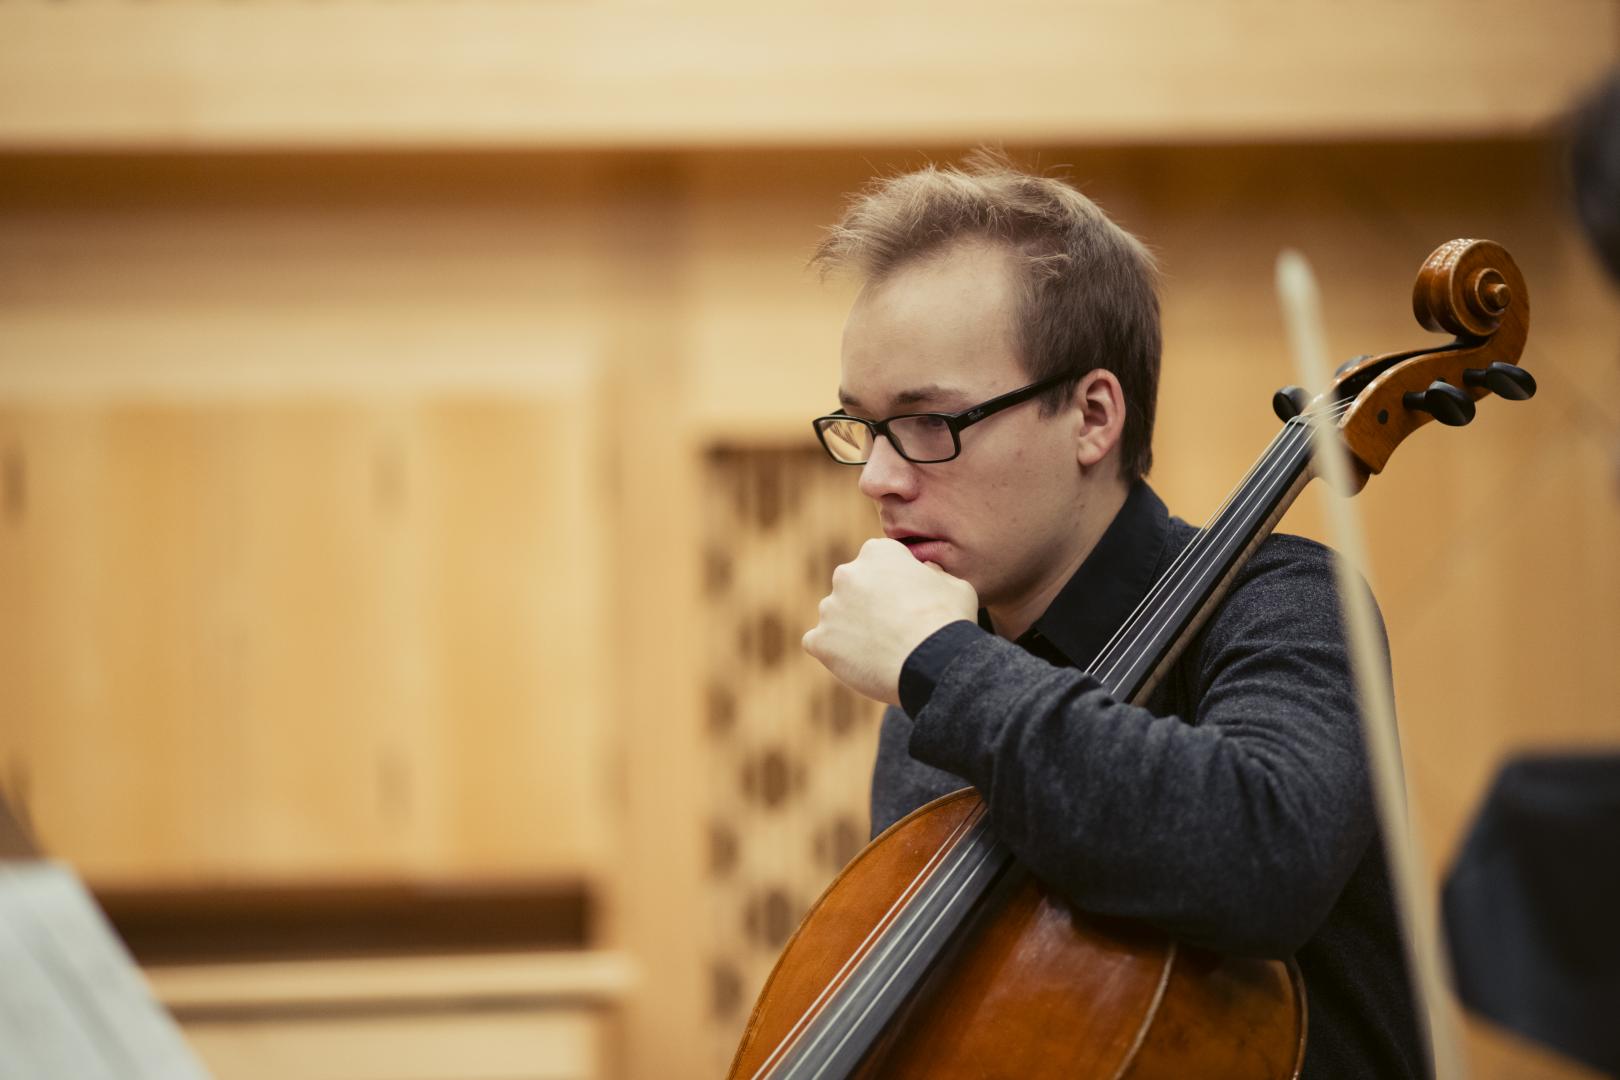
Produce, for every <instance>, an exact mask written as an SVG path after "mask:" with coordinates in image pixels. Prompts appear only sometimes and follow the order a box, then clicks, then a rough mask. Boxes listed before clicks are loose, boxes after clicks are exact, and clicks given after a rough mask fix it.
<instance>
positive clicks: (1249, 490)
mask: <svg viewBox="0 0 1620 1080" xmlns="http://www.w3.org/2000/svg"><path fill="white" fill-rule="evenodd" d="M1347 409H1348V404H1345V403H1339V404H1336V405H1335V406H1334V407H1333V408H1331V409H1329V410H1327V411H1328V412H1330V413H1331V414H1333V415H1335V416H1341V415H1343V413H1344V412H1345V411H1347ZM1290 428H1291V429H1292V430H1289V429H1290ZM1307 430H1308V429H1305V428H1303V427H1301V426H1299V425H1298V424H1296V423H1295V421H1292V420H1291V421H1289V423H1288V426H1287V427H1286V428H1285V429H1284V432H1283V433H1282V434H1281V435H1279V437H1278V439H1277V440H1276V442H1275V443H1274V445H1273V447H1272V448H1271V449H1268V450H1267V452H1266V454H1265V455H1263V456H1262V458H1261V462H1260V464H1259V465H1257V467H1256V469H1254V470H1251V471H1250V476H1249V477H1246V478H1245V481H1244V483H1243V484H1242V485H1240V487H1239V489H1238V490H1237V491H1235V492H1233V495H1232V496H1231V497H1229V498H1228V500H1227V502H1228V503H1231V502H1232V501H1233V500H1234V499H1237V501H1238V505H1237V507H1236V508H1235V509H1234V510H1233V512H1232V513H1230V514H1227V512H1226V511H1225V510H1223V511H1221V514H1222V515H1224V516H1218V517H1217V518H1216V520H1215V521H1214V523H1213V524H1212V525H1211V526H1209V527H1206V528H1204V529H1201V530H1200V531H1199V533H1198V535H1197V536H1195V537H1194V538H1193V540H1192V542H1190V543H1189V544H1188V545H1187V546H1186V548H1184V549H1183V550H1182V552H1181V555H1179V556H1178V557H1177V559H1176V560H1175V562H1173V563H1172V564H1171V567H1170V569H1169V570H1167V571H1166V572H1165V573H1164V574H1163V575H1162V576H1161V577H1160V578H1159V580H1158V582H1157V583H1155V585H1154V587H1153V589H1152V590H1151V591H1150V592H1149V594H1148V596H1147V597H1146V598H1145V599H1144V600H1143V601H1142V602H1141V603H1140V604H1138V605H1137V608H1136V610H1135V611H1134V612H1132V614H1131V617H1130V618H1129V619H1127V620H1126V623H1125V626H1124V627H1123V628H1122V630H1121V632H1120V633H1116V634H1115V637H1114V639H1113V640H1111V641H1110V643H1109V644H1108V645H1107V646H1105V647H1104V648H1103V651H1102V652H1101V653H1100V654H1099V655H1098V657H1097V659H1096V660H1095V661H1094V662H1093V665H1092V671H1093V674H1094V675H1095V677H1096V678H1097V679H1098V681H1099V682H1101V683H1103V684H1104V685H1107V686H1110V688H1111V689H1118V688H1116V687H1112V685H1111V683H1110V681H1109V680H1110V679H1113V678H1114V677H1115V676H1116V674H1117V673H1118V671H1119V668H1120V665H1121V664H1122V663H1125V662H1126V661H1127V660H1130V661H1132V662H1134V661H1135V660H1136V659H1138V658H1139V655H1140V652H1141V648H1142V646H1141V642H1142V641H1143V639H1145V638H1151V636H1153V635H1154V634H1156V633H1157V632H1158V630H1159V629H1160V628H1161V627H1162V625H1163V623H1164V621H1165V619H1166V618H1168V617H1169V616H1170V615H1171V614H1172V613H1173V612H1174V611H1175V604H1176V603H1177V602H1179V601H1180V600H1181V599H1183V598H1185V597H1186V596H1188V595H1194V594H1196V592H1197V587H1194V588H1192V589H1188V588H1187V582H1188V581H1189V580H1190V579H1198V580H1199V581H1202V580H1203V578H1205V577H1207V573H1206V572H1207V570H1208V569H1209V567H1210V566H1211V565H1213V566H1215V567H1217V568H1218V567H1219V566H1220V565H1221V563H1222V561H1223V554H1224V551H1225V548H1224V545H1227V544H1229V543H1230V542H1231V540H1232V539H1233V537H1234V535H1241V528H1242V525H1243V523H1244V515H1245V514H1247V513H1249V512H1250V511H1252V509H1253V508H1254V506H1253V504H1254V503H1255V501H1256V499H1261V500H1263V499H1264V496H1265V490H1266V484H1267V483H1268V482H1269V481H1271V480H1272V479H1274V474H1275V473H1277V471H1278V468H1277V467H1278V466H1279V465H1280V466H1281V470H1282V472H1283V473H1284V474H1286V472H1287V470H1289V469H1291V468H1292V467H1293V466H1294V465H1295V464H1297V463H1298V461H1299V457H1298V456H1297V455H1295V456H1293V457H1290V455H1291V454H1294V452H1295V451H1297V450H1299V449H1300V448H1301V447H1302V446H1305V445H1307V444H1308V443H1309V437H1308V434H1303V435H1302V434H1301V433H1302V432H1307ZM1257 472H1258V473H1259V476H1258V477H1256V476H1255V474H1256V473H1257ZM1256 481H1258V482H1256ZM1234 530H1239V531H1238V532H1237V533H1236V534H1234ZM1212 549H1213V550H1212ZM1167 592H1168V593H1171V594H1176V593H1179V594H1180V595H1173V596H1172V598H1171V600H1170V601H1169V602H1168V603H1167V602H1165V601H1164V598H1163V597H1164V594H1165V593H1167ZM1167 609H1168V610H1167ZM1126 635H1128V636H1126ZM1110 652H1117V653H1118V654H1119V655H1117V656H1115V657H1113V658H1112V659H1110V658H1109V653H1110ZM1104 664H1106V665H1107V666H1106V667H1103V665H1104ZM1098 668H1102V670H1100V671H1099V670H1098Z"/></svg>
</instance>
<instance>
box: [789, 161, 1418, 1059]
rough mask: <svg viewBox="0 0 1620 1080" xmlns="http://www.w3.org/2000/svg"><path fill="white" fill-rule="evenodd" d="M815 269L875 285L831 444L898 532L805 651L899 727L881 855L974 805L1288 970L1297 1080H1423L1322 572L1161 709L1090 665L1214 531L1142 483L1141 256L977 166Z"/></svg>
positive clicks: (1259, 583) (1230, 607)
mask: <svg viewBox="0 0 1620 1080" xmlns="http://www.w3.org/2000/svg"><path fill="white" fill-rule="evenodd" d="M818 261H819V262H820V263H821V264H822V265H823V266H824V267H827V268H837V269H844V270H849V271H853V272H854V273H856V274H858V275H859V276H860V277H861V279H862V280H863V282H864V288H863V289H862V291H861V293H860V295H859V297H858V298H857V299H856V301H855V304H854V307H853V309H852V310H851V312H850V315H849V319H848V322H847V324H846V327H845V331H844V341H843V354H842V377H841V385H840V388H839V400H840V406H841V408H840V410H839V411H838V412H837V413H835V414H833V415H831V416H827V417H823V418H821V419H819V420H817V421H816V428H817V432H818V434H819V435H820V437H821V440H822V443H823V445H824V446H825V447H826V448H827V450H828V452H829V453H830V454H831V455H832V456H833V457H834V458H835V459H836V460H839V461H841V462H844V463H847V464H851V465H859V466H860V470H861V471H860V480H859V486H860V490H861V492H862V493H863V494H864V495H866V496H867V497H868V498H870V499H871V500H872V501H873V502H874V503H875V504H876V506H877V509H878V513H879V517H880V520H881V524H882V528H883V533H884V538H883V539H874V540H871V541H869V542H868V543H867V544H866V545H865V546H864V547H862V549H861V551H860V554H859V555H858V556H857V557H856V559H855V560H854V561H853V562H851V563H848V564H846V565H844V566H841V567H839V568H838V570H837V571H835V573H834V575H833V579H832V591H831V593H830V594H829V595H828V596H827V598H826V599H825V600H823V601H822V604H821V610H820V621H819V622H818V624H817V625H816V626H815V627H814V628H813V629H811V630H810V631H809V632H808V633H807V634H806V635H805V637H804V647H805V649H806V650H807V651H808V652H809V653H810V654H811V655H812V656H814V657H815V658H816V659H817V660H819V661H820V662H821V663H822V664H824V665H825V666H826V667H827V669H828V670H829V671H831V672H832V673H833V674H834V675H835V676H836V677H837V678H839V679H840V680H842V681H843V682H845V683H846V684H848V685H849V686H850V687H852V688H853V689H855V690H857V691H859V692H860V693H862V694H864V695H866V696H868V697H871V698H874V699H876V700H879V701H883V702H886V703H888V705H889V706H890V707H889V709H888V710H887V711H886V713H885V715H884V720H883V729H882V735H881V740H880V745H879V749H878V756H877V762H876V766H875V771H874V775H873V785H872V827H873V832H874V834H875V833H877V832H880V831H882V830H883V829H884V828H886V827H887V826H889V825H890V824H892V823H893V822H894V821H896V820H898V819H899V818H900V817H902V816H904V815H905V814H907V813H908V812H910V811H911V810H913V809H915V808H916V807H918V806H921V805H922V804H924V803H926V802H928V801H930V800H932V799H934V798H936V797H938V796H940V795H943V794H946V793H948V792H950V791H954V790H956V789H958V788H960V787H963V786H964V785H965V784H971V785H972V786H973V787H975V788H977V789H978V791H979V793H980V794H981V795H982V796H983V798H984V800H985V802H986V804H987V805H988V807H989V810H990V815H991V819H992V821H993V822H994V828H995V832H996V834H997V835H998V836H999V838H1000V839H1001V840H1002V841H1003V842H1004V843H1005V844H1007V845H1008V847H1010V848H1011V849H1012V850H1013V852H1014V853H1015V854H1016V855H1017V857H1018V858H1019V860H1020V861H1021V862H1023V863H1024V864H1025V865H1026V866H1027V867H1028V868H1030V870H1032V871H1033V872H1034V873H1035V875H1036V876H1037V877H1038V878H1040V879H1041V881H1043V882H1044V883H1045V884H1046V886H1047V887H1048V888H1049V889H1050V890H1052V891H1053V892H1054V893H1056V894H1057V895H1058V896H1060V897H1062V898H1064V899H1065V900H1067V901H1069V902H1070V903H1072V904H1074V905H1075V906H1076V907H1078V908H1080V909H1082V910H1085V911H1088V912H1092V913H1096V914H1102V915H1111V916H1120V917H1125V918H1130V919H1136V920H1140V921H1142V922H1145V923H1147V924H1149V925H1152V926H1153V927H1156V928H1157V929H1159V930H1161V931H1163V932H1165V933H1167V934H1169V935H1171V936H1172V937H1175V938H1177V939H1179V940H1183V941H1186V942H1189V943H1192V944H1194V945H1198V946H1202V947H1205V948H1209V949H1213V950H1216V951H1219V952H1229V953H1241V954H1248V955H1260V956H1269V957H1277V958H1283V957H1288V956H1293V957H1295V958H1296V960H1297V962H1298V965H1299V967H1300V970H1301V972H1302V974H1303V976H1304V980H1305V984H1306V987H1307V991H1308V995H1309V1010H1310V1012H1309V1016H1310V1028H1309V1038H1308V1041H1307V1049H1306V1058H1305V1065H1304V1071H1303V1075H1304V1076H1305V1077H1307V1078H1316V1080H1320V1078H1325V1077H1372V1076H1377V1077H1408V1076H1411V1077H1416V1076H1421V1075H1423V1074H1424V1072H1425V1067H1424V1066H1423V1064H1422V1051H1421V1049H1420V1044H1419V1039H1418V1034H1417V1029H1416V1027H1415V1021H1414V1018H1413V1012H1412V1006H1411V998H1410V993H1409V990H1408V984H1407V979H1406V974H1405V968H1404V964H1403V961H1402V957H1401V950H1400V944H1399V940H1398V937H1397V929H1396V919H1395V915H1394V912H1393V908H1392V901H1391V896H1390V888H1389V883H1388V879H1387V875H1386V871H1385V867H1384V859H1383V854H1382V849H1381V845H1380V844H1379V842H1378V837H1377V829H1376V825H1375V820H1374V810H1373V805H1372V798H1371V794H1370V789H1369V783H1368V778H1367V767H1366V764H1365V758H1364V755H1363V751H1362V746H1361V739H1360V734H1359V729H1358V720H1357V711H1356V707H1355V702H1354V698H1353V694H1352V684H1351V678H1350V673H1349V663H1348V659H1347V656H1346V648H1345V645H1344V642H1343V640H1342V632H1341V629H1340V625H1339V615H1338V607H1337V603H1336V601H1335V599H1334V593H1333V588H1334V586H1333V571H1332V566H1331V562H1330V556H1329V553H1328V552H1327V551H1326V550H1325V549H1323V548H1321V547H1320V546H1319V545H1316V544H1314V543H1311V542H1309V541H1306V540H1302V539H1299V538H1297V537H1288V536H1273V537H1271V538H1270V539H1268V540H1267V541H1266V542H1265V543H1264V544H1263V545H1262V546H1261V548H1260V549H1259V551H1258V552H1257V553H1256V554H1255V555H1254V557H1253V558H1252V559H1251V560H1250V562H1249V563H1248V564H1247V565H1246V566H1245V568H1244V569H1243V571H1242V573H1241V574H1240V576H1239V577H1238V578H1237V580H1236V582H1235V583H1234V585H1233V586H1232V588H1231V589H1230V591H1229V592H1228V593H1227V595H1226V597H1225V599H1224V600H1223V602H1222V604H1221V606H1220V607H1219V608H1218V609H1217V611H1216V612H1215V614H1214V615H1213V616H1212V617H1211V618H1210V620H1209V621H1208V622H1207V623H1206V624H1205V626H1204V627H1203V628H1202V629H1201V630H1200V632H1199V633H1198V635H1197V637H1196V639H1195V640H1194V642H1193V644H1192V646H1191V647H1189V648H1188V649H1187V650H1186V651H1185V652H1184V653H1182V655H1181V657H1180V658H1179V659H1178V660H1177V661H1176V663H1175V665H1174V668H1173V669H1172V671H1171V672H1170V674H1169V675H1168V676H1167V677H1166V678H1165V679H1163V680H1162V682H1160V684H1159V686H1158V689H1157V690H1156V691H1155V693H1154V695H1153V697H1152V699H1151V700H1150V701H1149V702H1148V707H1146V708H1140V707H1137V706H1134V705H1130V704H1126V703H1123V702H1120V701H1115V700H1112V699H1110V697H1109V696H1108V693H1107V691H1105V690H1104V689H1103V688H1102V686H1101V684H1100V683H1099V681H1098V680H1097V679H1096V678H1094V677H1093V675H1092V673H1088V672H1087V671H1086V670H1085V665H1087V664H1088V663H1090V662H1091V660H1092V659H1093V658H1094V657H1095V656H1096V655H1097V654H1098V653H1099V652H1101V651H1102V649H1103V647H1104V645H1105V644H1106V643H1107V642H1108V640H1109V638H1110V636H1111V635H1113V634H1114V632H1115V631H1116V630H1117V629H1118V628H1119V626H1120V624H1121V623H1122V622H1123V621H1124V620H1125V619H1126V617H1127V616H1128V615H1129V614H1130V612H1131V611H1132V610H1133V609H1134V608H1135V607H1136V605H1137V604H1138V603H1139V602H1140V601H1141V600H1142V598H1143V597H1144V596H1145V595H1146V594H1147V593H1148V591H1149V589H1150V588H1151V587H1152V585H1153V583H1154V582H1155V581H1156V580H1157V579H1158V577H1159V576H1160V575H1161V574H1162V573H1163V572H1164V571H1165V570H1166V569H1167V568H1168V567H1169V566H1170V564H1171V562H1172V561H1173V560H1174V559H1175V557H1176V555H1177V554H1178V553H1179V552H1180V551H1181V550H1182V548H1184V547H1185V546H1186V545H1187V544H1188V542H1189V541H1190V540H1191V538H1192V537H1193V535H1194V533H1195V530H1194V529H1193V527H1192V526H1190V525H1188V524H1186V523H1185V522H1183V521H1181V520H1179V519H1177V518H1173V517H1171V516H1169V514H1168V513H1167V511H1166V509H1165V506H1164V504H1163V503H1162V502H1160V500H1159V499H1158V497H1157V496H1156V495H1155V494H1154V493H1153V491H1152V489H1151V488H1149V487H1148V486H1147V484H1146V482H1145V480H1144V477H1145V476H1146V474H1147V472H1148V468H1149V466H1150V464H1151V456H1152V455H1151V443H1152V434H1153V414H1154V399H1155V395H1156V392H1157V383H1158V369H1159V351H1160V334H1159V312H1158V301H1157V297H1156V295H1155V290H1154V269H1153V264H1152V260H1151V258H1150V256H1149V255H1148V254H1147V252H1146V250H1145V249H1144V248H1143V247H1142V245H1141V244H1140V243H1139V242H1138V241H1136V240H1135V239H1134V238H1133V237H1131V236H1130V235H1129V234H1127V233H1125V232H1124V231H1123V230H1121V229H1119V228H1118V227H1117V226H1115V225H1114V224H1113V223H1112V222H1111V221H1109V220H1108V218H1107V217H1106V216H1105V215H1104V214H1103V213H1102V212H1101V211H1100V210H1099V209H1098V208H1097V207H1096V206H1095V205H1094V204H1092V203H1091V202H1090V201H1089V200H1087V199H1086V198H1085V197H1084V196H1082V195H1080V194H1079V193H1078V192H1076V191H1074V190H1073V189H1072V188H1070V187H1068V186H1067V185H1065V184H1063V183H1061V182H1059V181H1056V180H1053V179H1049V178H1044V177H1035V176H1029V175H1026V174H1024V173H1021V172H1018V171H1016V170H1015V169H1013V168H1011V167H1010V166H1008V165H1007V164H1005V163H1004V162H1001V161H999V160H996V159H992V158H988V157H982V158H979V159H976V160H975V161H973V162H972V163H970V164H969V166H968V167H966V168H965V169H961V170H958V169H933V168H930V169H924V170H922V171H920V172H916V173H911V174H908V175H905V176H900V177H897V178H893V179H890V180H887V181H884V182H881V183H878V184H876V185H875V186H874V187H872V188H871V189H869V190H868V192H866V193H865V194H864V195H863V196H862V197H861V198H860V199H859V200H858V201H857V202H856V203H855V204H854V205H853V206H852V208H851V209H850V211H849V212H848V214H847V215H846V216H845V218H844V220H843V221H842V222H841V223H840V224H839V226H837V228H836V229H835V230H834V231H833V232H832V234H831V236H830V237H829V238H828V239H827V240H826V241H825V242H824V244H823V245H822V247H821V250H820V251H819V253H818Z"/></svg>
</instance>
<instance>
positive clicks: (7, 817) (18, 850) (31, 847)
mask: <svg viewBox="0 0 1620 1080" xmlns="http://www.w3.org/2000/svg"><path fill="white" fill-rule="evenodd" d="M38 857H39V844H38V843H37V842H36V841H35V840H34V833H33V830H31V829H30V828H29V827H28V824H27V822H26V821H24V820H23V819H22V818H20V817H18V816H17V815H16V814H15V813H13V812H12V809H11V805H10V804H9V803H7V802H6V794H5V792H3V791H0V859H35V858H38Z"/></svg>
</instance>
